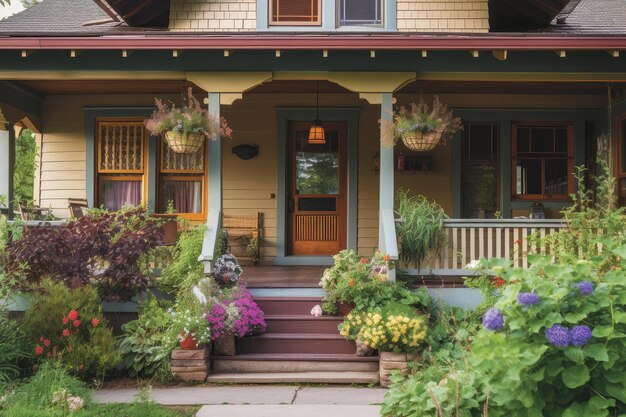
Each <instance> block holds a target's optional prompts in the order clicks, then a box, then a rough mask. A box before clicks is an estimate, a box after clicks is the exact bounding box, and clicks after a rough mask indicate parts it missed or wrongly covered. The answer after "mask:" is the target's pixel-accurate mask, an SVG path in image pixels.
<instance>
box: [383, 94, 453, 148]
mask: <svg viewBox="0 0 626 417" xmlns="http://www.w3.org/2000/svg"><path fill="white" fill-rule="evenodd" d="M381 126H382V141H383V143H384V144H386V145H388V146H393V145H395V144H396V143H397V141H398V140H402V142H403V143H404V145H405V146H406V147H407V148H409V149H410V150H412V151H417V152H426V151H430V150H432V149H434V148H435V147H436V146H437V145H439V143H445V141H446V139H448V138H449V137H451V136H452V135H453V134H454V133H455V132H456V131H458V130H462V129H463V125H462V124H461V119H460V118H458V117H453V116H452V112H451V111H449V110H448V107H447V106H446V105H444V104H442V103H441V102H440V101H439V97H437V96H435V99H434V100H433V106H432V110H431V109H430V107H429V106H428V104H426V102H425V101H424V99H423V98H421V97H420V99H419V102H418V103H417V104H415V103H411V105H410V107H405V106H402V107H400V109H399V110H398V111H396V112H394V114H393V118H392V120H383V121H381Z"/></svg>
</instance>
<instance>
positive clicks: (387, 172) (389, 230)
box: [378, 93, 397, 282]
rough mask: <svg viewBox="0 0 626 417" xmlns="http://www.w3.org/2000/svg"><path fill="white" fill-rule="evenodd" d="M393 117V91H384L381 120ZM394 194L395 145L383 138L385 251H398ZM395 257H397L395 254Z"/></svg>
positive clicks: (381, 233) (381, 232)
mask: <svg viewBox="0 0 626 417" xmlns="http://www.w3.org/2000/svg"><path fill="white" fill-rule="evenodd" d="M392 118H393V93H382V94H381V104H380V120H381V121H391V119H392ZM381 129H382V126H381ZM381 133H382V132H381ZM394 195H395V187H394V158H393V147H389V146H385V145H383V141H382V140H381V141H380V191H379V203H378V205H379V210H378V213H379V214H378V248H379V249H380V250H381V251H383V252H385V253H390V252H391V253H395V252H397V241H396V232H395V227H396V225H395V221H394V216H393V205H394ZM390 246H391V247H390ZM393 257H394V258H395V256H393ZM394 260H395V259H394ZM395 280H396V274H395V270H390V271H389V281H391V282H394V281H395Z"/></svg>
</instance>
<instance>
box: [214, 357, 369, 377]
mask: <svg viewBox="0 0 626 417" xmlns="http://www.w3.org/2000/svg"><path fill="white" fill-rule="evenodd" d="M211 369H212V372H215V373H260V372H265V373H278V372H321V371H323V372H330V371H337V372H377V371H378V357H377V356H373V357H359V356H356V355H354V354H352V355H350V354H340V355H332V354H331V355H328V354H327V355H324V354H243V355H236V356H212V357H211Z"/></svg>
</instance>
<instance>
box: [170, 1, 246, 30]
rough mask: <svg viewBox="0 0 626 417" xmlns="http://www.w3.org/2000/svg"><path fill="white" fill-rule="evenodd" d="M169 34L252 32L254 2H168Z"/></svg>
mask: <svg viewBox="0 0 626 417" xmlns="http://www.w3.org/2000/svg"><path fill="white" fill-rule="evenodd" d="M169 29H170V31H173V32H181V31H184V32H187V31H194V32H249V31H254V30H255V29H256V0H171V3H170V28H169Z"/></svg>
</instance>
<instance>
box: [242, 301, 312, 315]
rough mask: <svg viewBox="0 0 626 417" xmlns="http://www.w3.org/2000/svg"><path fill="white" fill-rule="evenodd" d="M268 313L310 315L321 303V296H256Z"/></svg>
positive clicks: (260, 305)
mask: <svg viewBox="0 0 626 417" xmlns="http://www.w3.org/2000/svg"><path fill="white" fill-rule="evenodd" d="M254 301H256V303H257V304H258V305H259V307H260V308H261V310H262V311H263V313H265V314H266V315H302V316H306V315H310V314H311V309H312V308H313V306H315V305H316V304H321V303H322V299H321V298H319V297H254Z"/></svg>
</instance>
